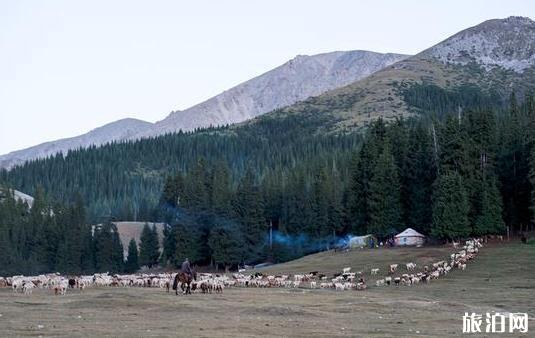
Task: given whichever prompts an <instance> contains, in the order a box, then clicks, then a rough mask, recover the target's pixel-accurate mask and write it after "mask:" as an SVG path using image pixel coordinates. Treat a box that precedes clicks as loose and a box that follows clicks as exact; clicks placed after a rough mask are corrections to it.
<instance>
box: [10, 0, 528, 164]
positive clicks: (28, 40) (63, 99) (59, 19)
mask: <svg viewBox="0 0 535 338" xmlns="http://www.w3.org/2000/svg"><path fill="white" fill-rule="evenodd" d="M510 15H521V16H528V17H531V18H532V19H533V18H535V1H529V0H507V1H505V0H503V1H494V0H470V1H466V0H461V1H456V0H448V1H438V0H437V1H429V0H404V1H399V0H398V1H394V0H392V1H387V0H384V1H381V0H373V1H356V0H353V1H351V0H347V1H343V0H328V1H314V0H293V1H289V0H282V1H281V0H270V1H257V0H242V1H232V0H229V1H224V0H219V1H216V0H213V1H203V0H199V1H178V0H177V1H159V0H154V1H135V0H124V1H122V0H117V1H114V0H106V1H100V0H87V1H81V0H65V1H55V0H48V1H40V0H35V1H26V0H0V154H4V153H8V152H10V151H13V150H18V149H22V148H26V147H29V146H33V145H36V144H39V143H42V142H45V141H52V140H55V139H59V138H64V137H70V136H76V135H79V134H83V133H85V132H88V131H89V130H91V129H94V128H96V127H99V126H102V125H104V124H106V123H109V122H113V121H116V120H118V119H122V118H126V117H132V118H138V119H142V120H146V121H150V122H155V121H158V120H162V119H163V118H165V117H166V116H167V115H168V114H169V113H170V112H171V111H173V110H181V109H185V108H188V107H190V106H192V105H195V104H196V103H200V102H202V101H204V100H206V99H208V98H210V97H212V96H214V95H217V94H219V93H221V92H222V91H224V90H226V89H229V88H231V87H233V86H235V85H237V84H239V83H241V82H243V81H246V80H248V79H250V78H252V77H255V76H257V75H260V74H262V73H263V72H266V71H268V70H270V69H272V68H274V67H276V66H278V65H280V64H283V63H284V62H286V61H288V60H289V59H291V58H293V57H295V56H296V55H299V54H301V55H302V54H305V55H312V54H317V53H322V52H330V51H335V50H355V49H362V50H371V51H376V52H394V53H405V54H415V53H418V52H419V51H421V50H423V49H426V48H427V47H430V46H432V45H434V44H436V43H438V42H440V41H442V40H444V39H446V38H447V37H448V36H451V35H453V34H455V33H457V32H458V31H460V30H462V29H465V28H468V27H471V26H474V25H477V24H479V23H481V22H482V21H485V20H488V19H492V18H505V17H507V16H510Z"/></svg>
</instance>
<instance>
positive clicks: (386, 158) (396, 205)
mask: <svg viewBox="0 0 535 338" xmlns="http://www.w3.org/2000/svg"><path fill="white" fill-rule="evenodd" d="M397 173H398V169H397V167H396V164H395V162H394V158H393V156H392V153H391V152H390V147H389V145H388V144H386V145H385V146H384V149H383V151H382V153H381V155H380V156H379V158H378V159H377V163H376V165H375V168H374V170H373V175H372V179H371V181H370V198H369V202H368V204H369V212H370V223H369V224H368V227H367V230H368V232H369V233H372V234H374V235H376V236H378V237H381V238H384V237H386V236H388V235H390V234H392V233H394V232H396V231H397V230H399V229H400V227H401V213H402V210H401V201H400V184H399V180H398V174H397Z"/></svg>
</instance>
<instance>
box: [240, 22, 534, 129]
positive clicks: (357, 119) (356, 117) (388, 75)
mask: <svg viewBox="0 0 535 338" xmlns="http://www.w3.org/2000/svg"><path fill="white" fill-rule="evenodd" d="M534 51H535V22H534V21H532V20H531V19H529V18H522V17H509V18H506V19H495V20H489V21H485V22H483V23H481V24H480V25H477V26H475V27H471V28H468V29H466V30H463V31H461V32H459V33H457V34H455V35H454V36H452V37H450V38H448V39H446V40H444V41H443V42H441V43H439V44H437V45H435V46H433V47H431V48H429V49H427V50H425V51H423V52H421V53H419V54H417V55H415V56H412V57H409V58H407V59H405V60H402V61H399V62H397V63H395V64H393V65H391V66H388V67H386V68H384V69H382V70H380V71H378V72H376V73H374V74H372V75H370V76H368V77H366V78H364V79H362V80H360V81H357V82H355V83H352V84H350V85H348V86H344V87H341V88H337V89H334V90H332V91H328V92H326V93H324V94H322V95H319V96H317V97H311V98H309V99H307V100H304V101H302V102H298V103H296V104H294V105H291V106H289V107H286V108H284V109H282V110H279V111H276V112H274V113H273V114H267V115H264V116H263V117H261V118H260V119H261V120H262V119H279V118H284V117H285V116H288V114H294V115H295V114H297V115H302V116H303V117H307V118H309V119H317V118H320V117H321V119H322V120H328V121H330V122H329V123H328V124H327V125H323V126H321V128H320V129H328V130H347V129H358V128H362V127H364V126H366V125H367V124H368V123H369V122H370V121H371V120H373V119H376V118H377V117H383V118H385V119H387V120H389V119H393V118H396V117H399V116H412V115H414V114H415V113H418V112H421V110H422V109H421V107H418V106H417V105H415V104H414V103H413V102H409V101H408V100H407V96H408V95H407V93H410V92H411V90H413V88H414V87H415V86H416V85H418V84H424V85H433V86H436V88H439V89H442V90H444V91H451V92H452V93H454V94H458V95H459V96H462V95H465V96H470V95H469V94H468V93H465V92H466V90H465V89H467V88H470V89H472V90H474V92H475V93H476V94H478V95H482V96H485V95H487V96H489V97H492V98H493V100H495V101H496V102H497V104H499V103H501V104H503V103H505V102H506V101H507V97H508V96H509V94H510V93H511V91H512V90H515V91H517V93H519V94H520V95H522V94H524V93H529V92H531V91H533V90H534V89H535V56H534ZM465 99H469V98H465ZM461 101H462V100H461ZM476 101H477V100H476ZM458 108H460V109H464V108H470V106H469V105H468V104H463V102H461V103H460V104H459V107H458ZM257 120H258V119H257ZM255 122H256V120H253V121H251V122H250V123H255Z"/></svg>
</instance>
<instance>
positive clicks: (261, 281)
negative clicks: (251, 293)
mask: <svg viewBox="0 0 535 338" xmlns="http://www.w3.org/2000/svg"><path fill="white" fill-rule="evenodd" d="M458 246H459V244H458V243H455V244H454V247H458ZM481 247H482V240H480V239H472V240H468V241H466V243H465V245H464V246H463V247H462V249H461V250H460V251H458V252H456V253H453V254H451V256H450V259H449V260H442V261H439V262H435V263H433V264H432V265H430V266H424V267H423V269H422V270H421V271H419V272H416V264H415V263H412V262H410V263H406V264H405V268H406V273H403V274H402V275H401V276H394V275H395V274H396V272H397V271H398V267H399V264H391V265H390V266H389V267H388V269H387V270H388V276H386V277H384V278H380V279H377V280H376V281H375V285H376V286H385V285H414V284H418V283H420V282H424V283H427V282H430V281H431V280H434V279H437V278H439V277H440V276H443V275H446V274H447V273H448V272H450V271H451V270H452V269H454V268H457V269H460V270H464V269H465V268H466V264H467V262H468V261H470V260H472V259H473V258H475V257H476V255H477V253H478V251H479V249H480V248H481ZM379 271H380V269H379V268H373V269H371V270H370V275H371V276H377V275H378V273H379ZM175 275H176V273H160V274H129V275H109V274H108V273H97V274H94V275H86V276H76V277H66V276H61V275H60V274H58V273H55V274H46V275H39V276H13V277H6V278H4V277H0V287H11V288H12V289H13V292H15V293H22V294H26V295H29V294H31V293H32V291H33V289H35V288H39V289H48V290H51V292H52V293H54V294H56V295H64V294H65V293H66V292H67V290H68V289H75V288H77V289H80V290H83V289H85V288H87V287H153V288H161V289H166V290H167V292H169V289H170V287H171V286H172V285H173V279H174V277H175ZM363 275H364V273H363V272H362V271H357V272H351V267H347V268H344V269H343V270H342V272H341V273H338V274H335V275H334V276H332V277H328V276H326V275H324V274H321V273H319V272H316V271H315V272H311V273H308V274H295V275H293V276H292V275H265V274H262V273H255V274H244V273H234V274H231V275H225V274H211V273H199V274H198V278H197V280H196V281H195V282H193V283H192V288H191V289H192V292H199V293H212V292H216V293H222V292H223V289H224V288H226V287H266V288H267V287H285V288H310V289H316V288H322V289H335V290H340V291H342V290H365V289H366V288H367V285H366V282H365V280H364V277H363Z"/></svg>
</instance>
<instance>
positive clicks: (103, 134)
mask: <svg viewBox="0 0 535 338" xmlns="http://www.w3.org/2000/svg"><path fill="white" fill-rule="evenodd" d="M151 126H152V123H150V122H146V121H142V120H137V119H132V118H126V119H122V120H118V121H115V122H112V123H109V124H106V125H104V126H102V127H99V128H96V129H93V130H91V131H90V132H88V133H86V134H83V135H80V136H75V137H70V138H64V139H60V140H57V141H51V142H46V143H42V144H39V145H36V146H33V147H30V148H26V149H22V150H17V151H13V152H10V153H8V154H5V155H2V156H0V168H7V169H9V168H12V167H13V166H15V165H17V164H22V163H24V162H26V161H28V160H32V159H37V158H45V157H48V156H51V155H54V154H57V153H63V154H66V153H67V151H69V150H71V149H77V148H86V147H89V146H91V145H95V146H99V145H103V144H106V143H109V142H112V141H122V140H129V139H131V138H132V137H133V136H134V135H137V134H138V133H140V132H143V131H146V130H148V129H149V128H150V127H151Z"/></svg>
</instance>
